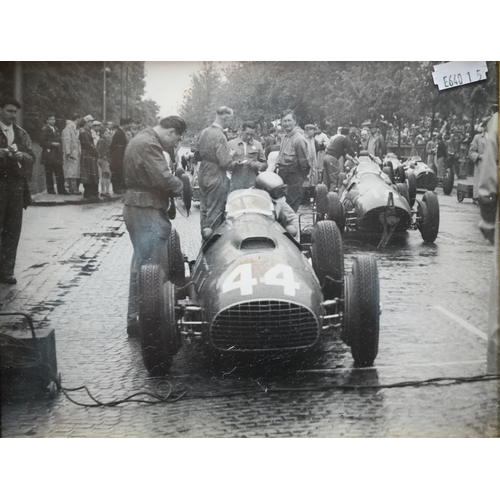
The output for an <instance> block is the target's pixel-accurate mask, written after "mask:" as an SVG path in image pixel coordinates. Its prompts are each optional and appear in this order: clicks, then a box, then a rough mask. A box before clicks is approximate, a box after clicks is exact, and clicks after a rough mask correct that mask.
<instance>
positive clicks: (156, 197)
mask: <svg viewBox="0 0 500 500" xmlns="http://www.w3.org/2000/svg"><path fill="white" fill-rule="evenodd" d="M185 131H186V122H185V121H184V120H183V119H182V118H179V117H178V116H168V117H166V118H163V120H161V121H160V123H159V124H158V125H156V126H155V127H153V128H152V127H148V128H146V129H144V130H141V131H140V132H139V133H138V134H137V135H136V136H135V137H134V138H132V139H131V141H130V143H129V144H128V146H127V149H126V150H125V157H124V162H123V163H124V169H125V182H126V185H127V192H126V193H125V196H124V197H123V205H124V207H123V220H124V221H125V225H126V227H127V230H128V232H129V235H130V239H131V241H132V245H133V247H134V255H133V257H132V265H131V267H130V287H129V302H128V313H127V331H128V333H129V335H136V333H137V330H138V321H137V316H138V303H137V302H138V301H137V279H138V275H139V272H140V268H141V265H142V264H145V263H148V262H150V263H154V264H160V265H161V267H162V269H164V270H165V272H168V259H169V255H168V253H167V242H168V240H169V238H170V232H171V224H170V220H169V218H168V215H167V210H168V201H169V199H170V198H171V197H173V196H176V195H178V194H180V193H181V192H182V188H183V183H182V181H181V180H180V179H178V178H177V177H175V176H174V175H173V174H172V172H171V170H170V167H169V164H168V163H167V160H166V159H165V156H164V154H163V152H164V151H168V150H170V149H172V148H174V147H175V145H176V144H177V143H178V142H179V141H180V140H181V138H182V134H184V132H185Z"/></svg>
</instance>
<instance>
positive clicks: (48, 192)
mask: <svg viewBox="0 0 500 500" xmlns="http://www.w3.org/2000/svg"><path fill="white" fill-rule="evenodd" d="M47 194H56V192H55V191H47Z"/></svg>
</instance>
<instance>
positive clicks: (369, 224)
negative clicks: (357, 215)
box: [358, 207, 411, 232]
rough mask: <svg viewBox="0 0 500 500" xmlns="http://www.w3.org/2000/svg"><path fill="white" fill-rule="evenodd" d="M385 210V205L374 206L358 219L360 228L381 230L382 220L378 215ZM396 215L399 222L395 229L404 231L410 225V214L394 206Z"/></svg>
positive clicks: (374, 230)
mask: <svg viewBox="0 0 500 500" xmlns="http://www.w3.org/2000/svg"><path fill="white" fill-rule="evenodd" d="M385 210H386V208H385V207H380V208H375V209H373V210H370V211H369V212H368V213H367V214H366V215H365V216H364V217H363V219H362V220H361V221H358V225H359V226H360V229H362V230H364V231H370V232H371V231H373V232H380V231H382V230H383V228H384V227H383V225H382V221H381V220H380V215H381V214H382V213H383V212H384V211H385ZM396 217H398V219H399V222H398V225H397V227H396V230H401V231H405V230H406V229H408V228H409V227H410V222H411V219H410V215H409V214H408V212H407V211H406V210H404V209H403V208H400V207H396Z"/></svg>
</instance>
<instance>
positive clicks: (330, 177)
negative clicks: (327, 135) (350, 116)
mask: <svg viewBox="0 0 500 500" xmlns="http://www.w3.org/2000/svg"><path fill="white" fill-rule="evenodd" d="M348 134H349V129H348V128H347V127H342V128H341V129H340V134H338V135H335V136H333V137H332V138H331V139H330V142H329V143H328V146H327V147H326V155H325V159H324V160H323V182H324V183H325V184H326V187H327V188H328V190H329V191H333V190H334V189H336V188H337V187H338V181H339V173H340V172H341V170H342V165H343V163H342V164H341V163H340V160H341V158H342V160H343V161H344V162H345V160H351V161H354V160H353V156H354V150H353V147H352V142H351V139H350V138H349V137H348Z"/></svg>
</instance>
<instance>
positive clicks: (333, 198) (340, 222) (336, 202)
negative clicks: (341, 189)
mask: <svg viewBox="0 0 500 500" xmlns="http://www.w3.org/2000/svg"><path fill="white" fill-rule="evenodd" d="M327 199H328V218H329V219H330V220H332V221H333V222H335V224H337V227H338V228H339V230H340V232H341V233H343V232H344V228H345V221H344V207H343V206H342V203H341V202H340V196H339V195H338V194H337V193H333V192H330V193H328V195H327Z"/></svg>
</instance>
